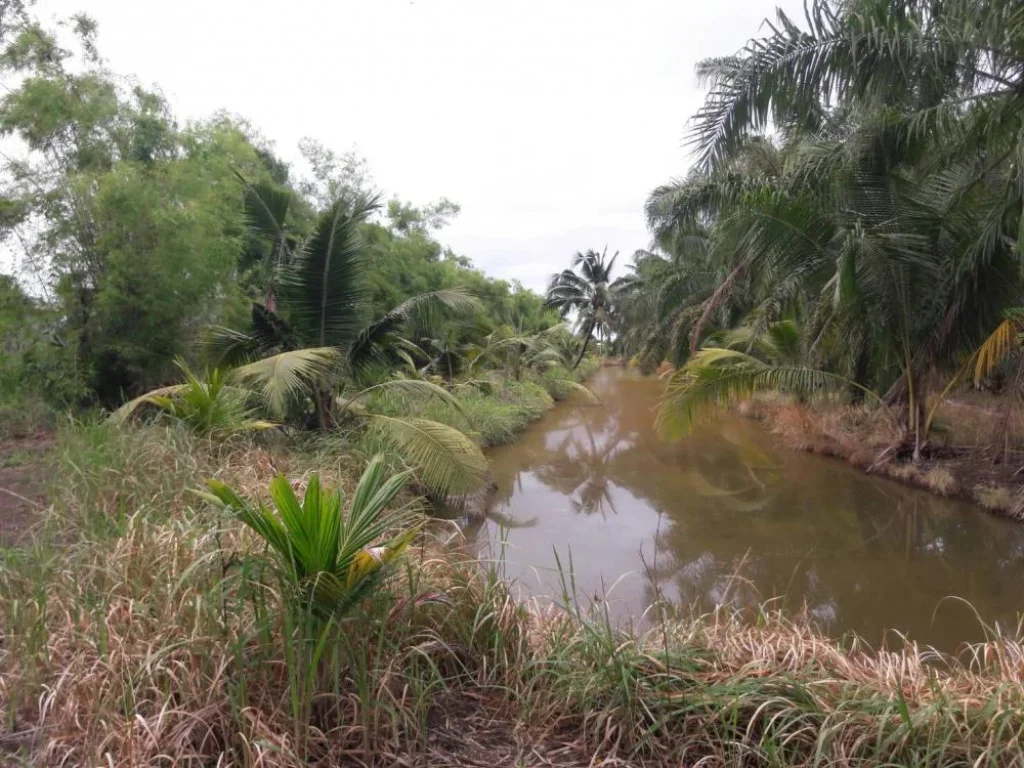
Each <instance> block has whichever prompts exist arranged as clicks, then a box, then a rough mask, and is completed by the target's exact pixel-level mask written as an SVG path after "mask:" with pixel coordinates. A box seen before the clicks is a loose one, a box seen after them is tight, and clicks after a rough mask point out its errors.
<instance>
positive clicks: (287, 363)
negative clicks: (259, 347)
mask: <svg viewBox="0 0 1024 768" xmlns="http://www.w3.org/2000/svg"><path fill="white" fill-rule="evenodd" d="M340 362H341V354H340V353H339V352H338V350H336V349H334V348H333V347H311V348H309V349H296V350H292V351H290V352H281V353H279V354H276V355H272V356H270V357H265V358H263V359H262V360H256V361H255V362H252V363H248V364H246V365H243V366H240V367H238V368H234V369H233V370H232V371H231V374H230V375H231V378H232V379H233V380H235V381H238V382H240V383H241V384H243V385H245V386H250V387H255V388H256V389H257V391H258V392H259V393H260V395H261V397H262V398H263V400H264V401H265V402H266V403H267V407H268V408H269V409H270V410H271V412H273V413H275V414H283V413H284V412H285V409H286V407H287V404H288V401H289V399H290V398H293V397H296V396H302V395H306V394H308V393H309V392H310V390H311V389H312V388H313V386H314V385H315V384H316V382H318V381H320V380H321V379H323V378H325V377H327V376H329V375H330V374H331V372H333V371H335V370H336V369H337V367H338V365H339V363H340Z"/></svg>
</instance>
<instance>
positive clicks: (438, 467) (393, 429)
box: [367, 415, 487, 496]
mask: <svg viewBox="0 0 1024 768" xmlns="http://www.w3.org/2000/svg"><path fill="white" fill-rule="evenodd" d="M367 419H368V420H369V423H370V424H371V425H372V426H374V427H376V428H377V429H378V430H379V431H380V433H381V436H382V437H383V438H384V439H385V440H386V441H388V442H390V443H391V444H392V445H394V446H395V448H396V449H397V450H398V452H399V454H400V455H401V456H402V457H403V458H404V459H405V461H406V462H407V463H408V465H409V466H410V467H411V468H412V469H413V471H414V472H415V474H416V477H417V478H418V479H419V480H420V482H422V483H423V484H424V485H425V486H426V487H427V488H429V489H430V490H431V491H432V492H433V493H435V494H437V495H439V496H449V495H457V494H463V493H470V492H472V491H475V490H477V489H478V488H480V486H482V485H483V484H484V482H485V480H486V478H487V460H486V459H485V458H484V455H483V453H482V452H481V451H480V448H479V447H478V446H477V445H476V443H474V442H473V441H472V440H470V439H469V438H468V437H467V436H466V435H465V434H463V433H462V432H460V431H459V430H457V429H454V428H453V427H449V426H447V425H446V424H440V423H438V422H436V421H430V420H429V419H420V418H396V417H392V416H380V415H369V416H367Z"/></svg>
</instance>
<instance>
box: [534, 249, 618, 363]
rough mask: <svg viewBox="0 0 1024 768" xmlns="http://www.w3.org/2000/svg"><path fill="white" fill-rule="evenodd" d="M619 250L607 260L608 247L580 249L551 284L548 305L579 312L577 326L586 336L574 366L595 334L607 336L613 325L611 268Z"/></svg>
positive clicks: (560, 309) (563, 311)
mask: <svg viewBox="0 0 1024 768" xmlns="http://www.w3.org/2000/svg"><path fill="white" fill-rule="evenodd" d="M618 255H619V254H618V253H617V252H616V253H615V254H614V255H613V256H612V257H611V259H608V258H607V257H608V249H607V248H605V249H604V251H603V252H602V253H598V252H597V251H594V250H589V251H587V252H586V253H580V252H579V251H577V252H576V254H575V255H574V256H573V257H572V267H571V268H570V269H566V270H563V271H562V272H559V273H558V274H557V275H554V276H552V278H551V282H550V283H549V284H548V290H547V305H548V306H549V307H554V308H556V309H557V310H558V311H559V312H560V313H561V315H562V317H563V318H564V317H565V316H566V315H568V314H569V313H570V312H574V311H575V312H577V313H578V316H577V319H576V326H577V329H578V330H579V332H580V336H581V337H582V338H583V347H582V348H581V349H580V353H579V356H578V357H577V358H576V362H575V363H573V366H572V367H573V369H574V370H575V369H576V368H578V367H579V364H580V361H581V360H583V357H584V356H585V355H586V354H587V345H588V344H590V340H591V339H592V338H593V336H594V334H595V333H596V334H597V335H598V336H606V335H607V334H608V333H609V331H610V329H611V324H612V290H611V271H612V268H613V267H614V266H615V259H616V258H618Z"/></svg>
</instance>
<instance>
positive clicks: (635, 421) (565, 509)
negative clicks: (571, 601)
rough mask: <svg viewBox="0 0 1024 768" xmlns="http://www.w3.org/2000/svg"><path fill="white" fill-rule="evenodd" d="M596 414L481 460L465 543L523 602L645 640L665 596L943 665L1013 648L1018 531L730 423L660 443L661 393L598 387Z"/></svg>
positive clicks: (618, 382) (632, 386) (607, 382)
mask: <svg viewBox="0 0 1024 768" xmlns="http://www.w3.org/2000/svg"><path fill="white" fill-rule="evenodd" d="M590 386H591V388H592V389H594V390H595V391H596V392H597V393H598V395H599V396H600V398H601V400H602V405H599V406H591V405H584V404H574V403H566V404H561V405H559V406H557V407H556V408H555V409H554V410H553V411H552V412H551V413H550V414H549V415H547V416H546V417H544V418H543V419H541V420H540V421H538V422H536V423H534V424H533V425H531V427H529V428H528V429H527V430H526V432H525V433H524V434H523V435H522V436H521V438H520V439H519V440H518V441H517V442H515V443H514V444H511V445H508V446H504V447H501V448H498V449H495V450H492V451H491V452H490V453H489V457H490V460H491V464H492V469H493V472H494V474H495V477H496V479H497V482H498V491H497V494H496V495H495V497H494V498H493V501H492V502H491V504H490V506H489V514H488V517H487V518H486V519H485V520H483V521H477V522H476V523H474V524H470V525H469V527H468V528H467V530H466V533H467V534H468V536H469V538H470V540H471V541H473V542H475V543H476V544H477V545H478V546H479V548H480V551H481V552H484V553H485V555H486V556H490V557H493V558H494V559H496V560H500V561H501V567H502V568H503V569H504V572H505V574H506V576H507V577H509V578H510V579H512V580H513V581H514V582H515V584H516V585H517V586H516V588H517V589H519V590H522V591H523V592H526V593H528V594H532V595H536V596H553V597H556V598H557V596H558V595H559V594H560V593H561V583H562V579H561V577H560V576H559V574H558V569H557V568H556V559H555V554H556V553H557V554H558V556H559V557H560V559H561V562H562V565H563V573H564V572H565V570H567V566H568V563H569V561H570V557H571V562H572V572H573V576H574V581H575V588H576V594H577V598H578V599H579V601H580V602H583V603H587V602H588V601H589V600H590V599H591V598H594V597H598V598H603V599H604V600H606V601H607V605H608V606H609V609H610V611H611V613H612V615H613V617H614V618H615V619H616V620H619V621H629V620H634V621H639V622H641V623H642V622H643V621H644V620H645V619H644V616H645V611H647V610H648V608H649V606H650V605H651V604H652V602H653V601H655V600H656V599H657V596H658V595H662V596H663V597H664V598H667V599H669V600H671V601H673V603H674V604H676V605H678V606H682V607H684V608H685V609H687V610H690V609H696V610H699V611H706V610H710V609H712V608H714V607H716V606H718V605H721V604H723V603H726V604H731V605H737V606H753V605H756V604H759V603H762V602H764V601H766V600H771V599H775V600H776V604H777V605H780V606H782V607H784V608H786V610H788V611H790V612H801V611H806V612H807V614H808V615H809V616H810V618H811V619H812V620H813V621H814V622H816V623H817V624H818V626H819V627H820V628H821V629H822V630H823V631H825V632H827V633H829V634H830V635H833V636H837V637H839V636H842V635H844V634H845V633H848V632H851V631H852V632H855V633H856V634H857V635H859V636H860V637H862V638H864V639H865V640H867V641H868V642H869V643H871V644H872V645H874V646H876V647H878V646H880V645H882V644H883V643H884V644H886V645H888V646H889V647H894V646H896V645H899V644H900V642H901V640H900V637H899V635H897V634H895V633H894V632H899V633H905V634H907V635H908V636H909V637H910V638H911V639H913V640H916V641H918V642H919V643H921V644H924V645H932V646H934V647H936V648H938V649H940V650H944V651H954V650H956V649H957V648H958V647H959V646H960V645H961V644H962V643H963V642H973V641H978V640H981V639H983V638H984V636H985V629H984V628H983V626H982V622H984V623H985V624H987V626H988V627H990V628H995V627H997V626H998V627H1000V628H1001V629H1002V630H1003V631H1004V632H1005V631H1010V632H1014V631H1016V627H1017V622H1018V612H1019V611H1021V609H1022V607H1024V600H1022V599H1021V585H1022V583H1024V581H1022V578H1021V577H1022V575H1024V525H1020V524H1017V523H1011V522H1008V521H1004V520H1000V519H998V518H995V517H993V516H991V515H988V514H987V513H985V512H984V511H982V510H980V509H979V508H977V507H974V506H972V505H969V504H966V503H961V502H957V501H951V500H947V499H942V498H940V497H937V496H934V495H932V494H929V493H927V492H925V491H921V490H917V489H913V488H909V487H906V486H903V485H901V484H899V483H896V482H893V481H890V480H886V479H883V478H878V477H873V476H869V475H866V474H864V473H862V472H860V471H858V470H855V469H853V468H852V467H850V466H848V465H846V464H845V463H843V462H841V461H838V460H834V459H828V458H824V457H820V456H813V455H810V454H804V453H798V452H792V451H787V450H784V449H781V448H778V447H777V446H773V444H772V440H771V437H770V436H769V435H768V434H767V432H766V431H765V430H764V428H763V427H761V426H760V425H758V424H757V423H755V422H753V421H750V420H748V419H742V418H739V417H733V416H730V417H723V418H722V419H720V420H718V421H716V422H715V423H714V424H712V425H709V426H708V427H706V428H703V429H701V430H699V431H697V432H696V433H695V434H694V435H692V436H690V437H688V438H686V439H684V440H683V441H681V442H678V443H667V442H664V441H662V440H661V439H659V437H658V436H657V435H656V433H655V431H654V428H653V409H654V407H655V405H656V404H657V400H658V397H659V395H660V393H661V391H662V387H663V384H662V383H661V382H659V381H657V380H656V379H645V378H641V377H639V376H636V375H634V374H631V373H629V372H626V371H622V370H616V369H605V370H603V371H601V372H600V373H599V374H597V376H595V378H594V379H592V380H591V382H590Z"/></svg>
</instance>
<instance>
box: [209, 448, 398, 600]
mask: <svg viewBox="0 0 1024 768" xmlns="http://www.w3.org/2000/svg"><path fill="white" fill-rule="evenodd" d="M409 475H410V473H409V472H402V473H400V474H397V475H390V476H389V475H387V470H386V467H385V464H384V460H383V458H382V457H381V456H376V457H374V459H373V460H372V461H371V462H370V463H369V465H368V466H367V467H366V470H365V471H364V472H363V475H362V477H361V478H360V480H359V484H358V486H357V487H356V490H355V493H354V494H353V495H352V499H351V502H350V503H349V505H348V513H347V514H344V512H343V507H344V506H345V498H344V494H343V493H342V491H341V490H340V489H334V490H328V489H325V488H324V487H323V486H322V485H321V483H320V477H319V475H313V477H312V478H310V481H309V484H308V485H307V487H306V493H305V496H304V497H303V500H302V501H301V502H300V501H299V499H298V497H297V496H296V495H295V492H294V491H293V490H292V487H291V485H289V483H288V480H287V478H285V477H284V476H282V475H279V476H278V477H276V478H275V479H274V480H273V481H271V483H270V498H271V500H272V502H273V506H272V507H270V506H267V505H266V504H264V503H262V502H259V501H257V502H256V503H252V502H249V501H247V500H244V499H242V498H241V497H240V496H239V495H238V494H237V493H235V492H234V491H233V490H232V489H231V488H229V487H228V486H227V485H225V484H224V483H222V482H220V481H218V480H209V481H208V482H207V485H208V486H209V487H210V489H211V491H212V492H213V494H212V496H213V498H214V499H216V500H217V501H219V502H220V503H222V504H223V505H224V506H226V507H228V508H229V509H230V510H232V511H233V512H234V513H235V514H236V515H237V517H238V519H239V520H241V521H242V522H243V523H244V524H245V525H247V526H248V527H249V528H251V529H252V530H253V531H255V532H256V534H257V535H258V536H259V537H260V538H261V539H263V541H264V542H266V544H267V549H268V554H269V555H270V556H271V558H272V559H273V560H274V563H275V565H276V567H277V569H278V571H279V572H280V573H281V575H282V578H283V580H284V581H285V582H286V583H287V584H288V585H289V586H290V587H291V588H292V589H293V595H294V598H295V599H296V600H298V601H299V602H300V605H301V607H302V608H303V609H308V610H309V612H310V613H312V614H314V615H315V616H317V617H319V618H321V619H330V618H334V619H340V618H342V617H344V616H345V615H346V614H348V613H349V612H350V611H351V610H352V609H353V608H354V607H355V606H357V605H359V604H360V602H362V601H363V600H364V599H365V598H366V597H368V596H370V595H371V594H372V593H373V591H374V590H375V589H376V588H377V587H379V585H380V583H381V581H382V579H383V578H384V577H385V576H386V575H387V573H388V572H389V570H390V566H391V565H392V564H393V563H394V561H395V559H396V558H397V557H398V556H399V555H400V554H401V553H402V551H403V550H404V549H405V547H406V546H408V544H409V542H410V541H411V540H412V538H413V536H414V535H415V533H416V530H417V528H416V526H415V525H412V524H411V520H410V518H409V515H408V513H407V511H404V510H399V511H397V512H393V513H392V514H390V515H385V511H386V510H387V508H388V505H389V504H391V502H392V501H394V499H395V496H397V495H398V493H399V491H401V490H402V488H403V487H404V486H405V483H406V481H407V480H408V478H409ZM396 531H397V532H396ZM375 544H376V546H374V545H375Z"/></svg>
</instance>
